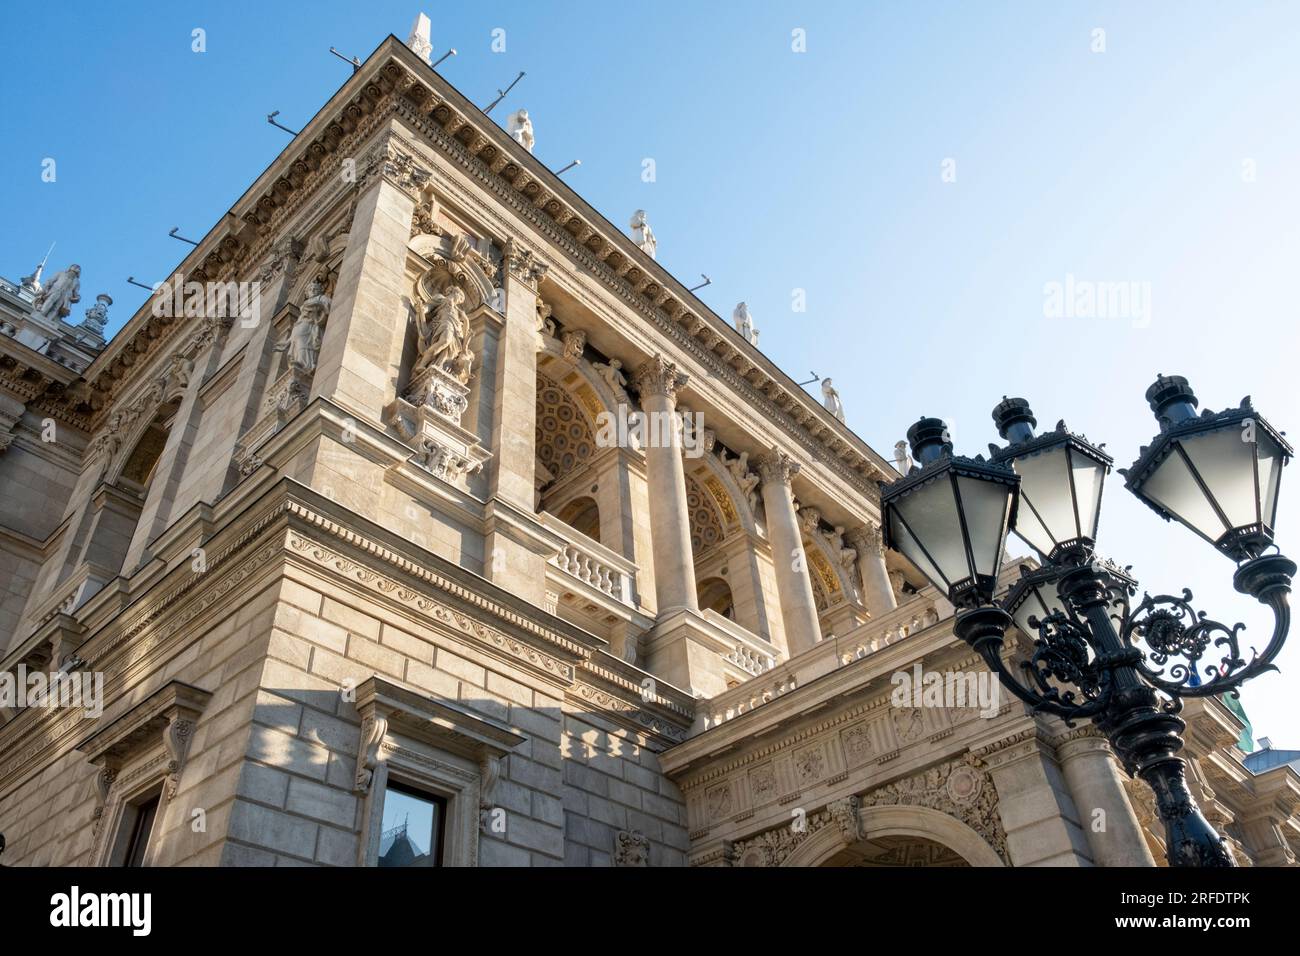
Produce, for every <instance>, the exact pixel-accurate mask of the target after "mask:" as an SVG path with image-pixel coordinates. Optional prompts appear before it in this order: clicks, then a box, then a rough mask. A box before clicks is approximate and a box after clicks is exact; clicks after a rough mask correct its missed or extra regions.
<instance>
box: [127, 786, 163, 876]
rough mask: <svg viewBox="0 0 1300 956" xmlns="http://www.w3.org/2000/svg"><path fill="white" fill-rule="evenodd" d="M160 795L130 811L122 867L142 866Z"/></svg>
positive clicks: (156, 814) (155, 795)
mask: <svg viewBox="0 0 1300 956" xmlns="http://www.w3.org/2000/svg"><path fill="white" fill-rule="evenodd" d="M161 797H162V794H160V793H156V794H154V795H153V796H152V797H150V798H149V799H147V800H145V801H144V802H143V803H139V804H137V805H136V806H135V807H133V808H132V809H133V810H134V811H135V813H134V816H133V819H132V820H131V824H130V826H131V831H130V838H129V839H128V840H127V844H126V855H125V856H124V857H123V860H122V865H123V866H144V855H145V853H146V852H147V851H148V849H149V834H150V833H151V832H152V831H153V824H154V819H155V818H156V817H157V816H158V801H159V800H160V799H161Z"/></svg>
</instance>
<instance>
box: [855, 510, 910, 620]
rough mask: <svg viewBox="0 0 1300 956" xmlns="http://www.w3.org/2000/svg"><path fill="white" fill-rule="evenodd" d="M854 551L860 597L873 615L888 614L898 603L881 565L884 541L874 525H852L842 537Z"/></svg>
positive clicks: (882, 564)
mask: <svg viewBox="0 0 1300 956" xmlns="http://www.w3.org/2000/svg"><path fill="white" fill-rule="evenodd" d="M844 539H845V540H846V541H848V543H849V547H851V548H852V549H853V550H854V551H856V552H857V553H858V572H859V573H860V574H861V576H862V600H863V601H865V602H866V605H867V610H868V611H870V612H871V613H872V615H873V616H874V617H880V616H882V615H884V614H888V613H889V612H890V611H892V610H893V609H894V608H896V607H898V600H897V599H896V598H895V597H894V587H893V585H892V584H890V581H889V571H888V569H887V568H886V567H885V541H884V538H883V537H881V534H880V527H879V526H878V525H869V526H867V527H865V528H854V529H853V530H852V531H850V532H849V533H848V534H847V535H845V538H844Z"/></svg>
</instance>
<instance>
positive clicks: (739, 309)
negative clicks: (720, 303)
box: [731, 302, 758, 347]
mask: <svg viewBox="0 0 1300 956" xmlns="http://www.w3.org/2000/svg"><path fill="white" fill-rule="evenodd" d="M731 321H732V322H733V323H734V324H735V326H736V331H737V332H739V333H740V334H741V335H743V336H744V337H745V341H746V342H748V343H749V344H750V345H753V346H755V347H757V346H758V329H756V328H754V319H753V318H752V317H751V316H750V314H749V306H747V305H746V304H745V303H743V302H740V303H737V305H736V308H735V310H734V311H733V312H732V313H731Z"/></svg>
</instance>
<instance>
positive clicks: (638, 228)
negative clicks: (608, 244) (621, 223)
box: [630, 209, 659, 259]
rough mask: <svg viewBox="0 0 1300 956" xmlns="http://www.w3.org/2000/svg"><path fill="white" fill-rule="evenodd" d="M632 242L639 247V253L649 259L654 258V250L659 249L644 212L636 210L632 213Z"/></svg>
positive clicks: (657, 241)
mask: <svg viewBox="0 0 1300 956" xmlns="http://www.w3.org/2000/svg"><path fill="white" fill-rule="evenodd" d="M630 225H631V229H632V241H633V242H635V243H636V244H637V245H638V246H640V247H641V251H642V252H644V253H645V254H646V255H648V256H649V257H650V258H651V259H653V258H654V257H655V250H656V249H657V248H658V247H659V240H658V239H656V238H655V232H654V230H653V229H651V228H650V220H649V219H647V218H646V214H645V210H644V209H638V210H637V211H636V212H634V213H632V222H631V224H630Z"/></svg>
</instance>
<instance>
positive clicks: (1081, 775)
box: [1056, 734, 1156, 866]
mask: <svg viewBox="0 0 1300 956" xmlns="http://www.w3.org/2000/svg"><path fill="white" fill-rule="evenodd" d="M1056 754H1057V757H1058V759H1059V760H1060V761H1061V772H1062V773H1063V774H1064V775H1065V783H1066V786H1068V787H1069V788H1070V793H1071V795H1072V796H1073V797H1074V806H1075V809H1077V810H1078V811H1079V817H1080V820H1079V822H1080V824H1081V825H1082V826H1083V832H1084V833H1085V834H1087V837H1088V846H1089V848H1090V849H1091V850H1092V858H1093V861H1094V862H1095V863H1096V864H1097V865H1098V866H1155V865H1156V864H1155V860H1154V859H1153V858H1152V856H1151V850H1150V849H1149V848H1148V846H1147V841H1146V839H1145V838H1144V837H1143V835H1142V828H1141V827H1140V826H1139V825H1138V821H1137V816H1136V815H1135V814H1134V813H1133V807H1132V806H1131V805H1130V804H1129V802H1128V795H1127V794H1126V793H1125V792H1124V783H1123V781H1122V779H1121V778H1120V769H1119V765H1118V764H1117V763H1116V762H1115V758H1114V756H1112V754H1111V752H1110V748H1109V747H1107V745H1106V741H1105V740H1104V739H1103V738H1101V737H1100V736H1096V735H1093V734H1089V735H1087V736H1080V737H1076V738H1074V739H1073V740H1067V741H1066V742H1065V743H1063V744H1061V745H1060V746H1059V747H1058V748H1057V751H1056ZM1143 786H1145V784H1143ZM1099 810H1100V811H1101V813H1098V812H1097V811H1099Z"/></svg>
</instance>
